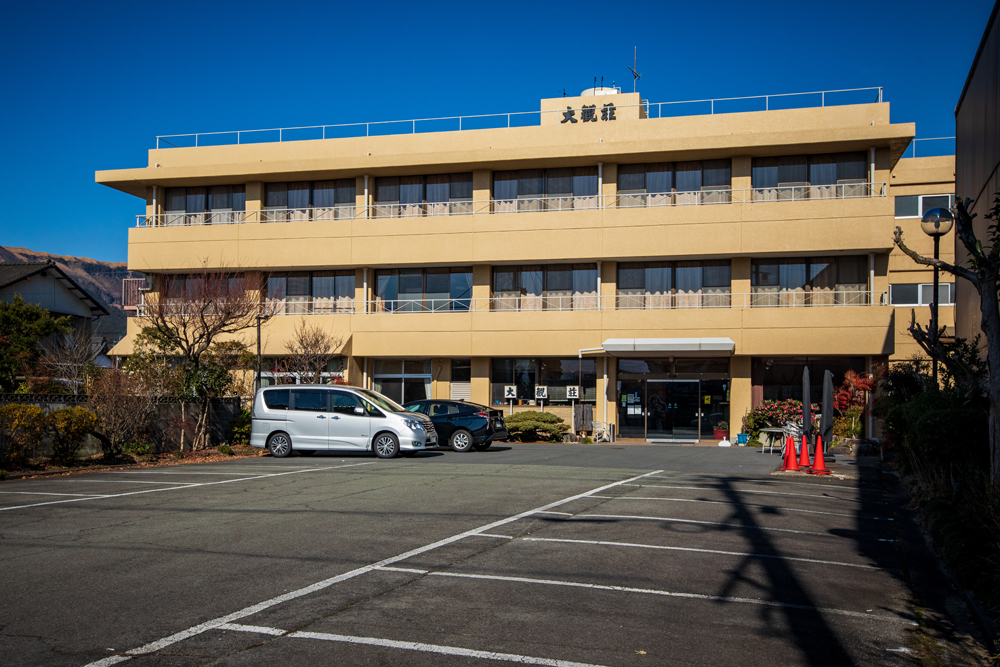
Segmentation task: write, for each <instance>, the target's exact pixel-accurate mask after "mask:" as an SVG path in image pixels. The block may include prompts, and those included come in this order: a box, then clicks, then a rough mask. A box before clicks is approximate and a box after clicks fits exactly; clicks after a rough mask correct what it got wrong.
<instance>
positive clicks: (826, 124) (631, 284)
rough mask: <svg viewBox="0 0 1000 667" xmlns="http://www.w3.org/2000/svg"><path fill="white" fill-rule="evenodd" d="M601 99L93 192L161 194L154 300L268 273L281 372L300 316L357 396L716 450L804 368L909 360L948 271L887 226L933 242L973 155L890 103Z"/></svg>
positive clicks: (183, 161)
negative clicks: (447, 402)
mask: <svg viewBox="0 0 1000 667" xmlns="http://www.w3.org/2000/svg"><path fill="white" fill-rule="evenodd" d="M586 92H588V91H585V93H586ZM594 92H595V91H589V93H590V94H586V95H583V96H581V97H576V98H558V99H554V100H543V101H542V103H541V109H542V112H541V113H538V114H534V116H533V117H532V116H530V115H528V116H510V117H507V119H506V123H504V119H503V118H502V117H501V118H500V124H502V125H507V126H504V127H499V128H496V127H494V128H492V129H468V128H469V126H470V124H471V125H473V126H475V125H474V122H475V120H476V119H462V120H460V121H458V120H456V119H452V120H449V121H448V122H449V123H455V124H456V125H457V124H458V123H464V125H463V126H462V127H461V131H457V130H459V128H458V127H455V128H454V130H451V131H433V132H419V131H415V132H413V133H409V134H396V135H387V136H356V137H345V138H316V139H305V138H301V139H299V140H294V141H290V140H288V138H289V136H294V133H291V132H290V133H288V135H283V136H281V137H275V139H276V140H275V141H272V142H270V143H251V144H247V143H243V142H244V141H246V136H247V135H245V134H242V133H241V135H240V136H237V135H235V134H234V135H233V136H231V137H228V139H227V140H230V141H232V142H234V143H231V144H229V145H214V146H204V145H199V146H192V147H182V148H175V147H167V146H169V144H161V146H164V147H159V148H157V149H154V150H151V151H150V152H149V159H148V165H147V166H145V167H141V168H136V169H121V170H113V171H102V172H98V173H97V181H98V182H99V183H103V184H105V185H108V186H109V187H112V188H115V189H118V190H121V191H122V192H126V193H129V194H132V195H134V196H137V197H140V198H142V199H144V200H145V202H146V212H145V214H144V215H142V216H139V224H138V225H137V226H136V227H135V228H133V229H130V230H129V258H128V262H129V268H130V269H131V270H134V271H141V272H143V273H145V274H147V275H149V276H151V277H152V280H151V285H152V289H153V291H154V292H158V291H160V290H162V289H164V286H165V285H167V284H176V283H171V282H170V281H172V280H173V281H176V280H183V278H184V274H185V273H186V272H190V271H199V270H201V268H202V267H203V266H205V265H208V266H210V267H214V268H219V269H223V268H226V269H232V268H234V267H238V268H239V269H240V270H244V271H247V272H251V273H253V272H262V273H263V274H265V275H267V276H268V278H267V284H268V287H267V289H268V294H269V295H270V297H271V298H272V299H274V300H275V302H276V303H277V304H278V305H277V307H278V310H279V312H280V313H281V315H280V316H277V317H275V318H273V319H272V320H271V321H270V322H268V324H267V325H266V327H265V331H264V335H263V336H262V340H263V348H264V349H263V355H264V356H265V358H266V359H265V362H266V361H267V360H269V359H273V358H275V357H278V356H280V355H281V354H282V352H283V350H284V343H285V341H286V340H287V339H288V336H289V335H290V334H291V331H292V330H293V327H294V326H295V325H296V324H297V323H298V322H299V321H301V318H303V317H305V318H306V319H307V320H308V321H310V322H313V323H316V324H317V325H320V326H322V327H324V328H327V329H329V330H331V331H335V332H338V333H340V334H342V335H343V337H344V340H345V343H344V346H343V350H342V353H343V355H344V356H343V362H342V369H343V372H344V374H345V375H346V376H347V378H348V380H349V381H350V382H351V383H354V384H363V385H365V386H369V387H373V388H375V389H377V390H380V391H382V392H383V393H386V394H387V395H389V396H390V397H392V398H395V399H396V400H398V401H407V400H413V399H417V398H449V397H464V398H471V400H473V401H475V402H478V403H483V404H491V405H496V406H498V407H499V406H505V407H506V408H507V409H508V410H526V409H530V410H538V409H539V407H540V406H539V403H542V404H543V405H544V407H545V409H546V410H552V411H554V412H557V413H561V414H563V415H565V416H566V417H569V415H570V414H571V413H576V414H585V415H587V421H588V424H587V429H588V430H589V420H590V419H593V420H595V421H601V422H608V423H610V424H614V425H615V426H616V428H617V431H618V432H619V433H620V434H621V435H622V436H623V437H636V438H644V439H650V440H676V441H691V440H698V439H701V440H711V439H713V438H714V437H715V436H716V435H718V434H717V431H718V430H720V429H719V428H718V427H719V426H720V423H721V422H726V423H728V424H731V426H730V428H729V429H728V430H729V431H730V432H731V433H734V434H735V433H736V432H737V431H738V430H739V427H740V421H741V418H742V417H743V415H744V414H745V413H746V412H747V411H748V410H749V409H750V408H751V406H753V405H754V404H756V403H759V402H760V401H762V400H764V399H768V398H796V397H800V395H801V380H800V377H801V371H802V367H803V366H804V365H805V364H808V365H809V366H810V368H811V370H812V371H813V373H812V377H813V378H814V381H815V382H816V383H817V387H816V389H815V391H816V392H818V391H819V383H820V382H821V380H822V371H823V370H824V369H830V370H832V371H833V372H834V374H835V376H838V381H839V377H842V375H843V373H844V372H845V371H846V370H847V369H851V368H853V369H855V370H858V371H865V370H868V369H870V368H871V366H872V365H873V364H874V363H877V362H879V361H882V360H886V359H889V358H898V357H900V355H902V356H903V357H907V356H910V354H911V353H912V351H913V350H912V349H911V347H910V346H908V343H907V342H906V340H905V336H904V335H903V334H901V333H900V332H901V327H902V331H905V324H906V323H907V322H908V320H909V311H910V309H911V307H912V308H915V309H916V311H917V313H918V317H922V318H924V319H927V318H928V317H929V316H928V314H927V312H926V311H927V310H928V309H927V308H925V307H924V306H923V305H921V304H923V299H924V298H925V296H926V294H925V292H926V291H927V290H926V289H925V288H923V287H921V285H923V284H926V283H929V282H930V278H929V277H928V275H929V274H927V272H924V271H921V270H919V269H918V268H917V267H915V266H913V265H912V264H909V263H908V262H907V261H904V260H903V259H901V258H899V257H898V256H897V254H895V253H892V232H893V229H894V227H895V225H896V224H902V225H904V227H906V228H907V230H908V237H909V238H910V239H911V240H912V241H913V242H914V245H915V247H917V248H922V240H917V239H916V238H915V237H916V235H917V234H919V225H918V224H917V222H918V220H919V218H918V217H915V216H919V213H920V210H921V207H929V205H930V204H932V203H934V204H936V200H932V199H930V198H928V197H927V196H929V195H945V197H946V198H947V196H949V195H950V194H951V193H952V192H954V188H953V182H954V161H953V159H951V158H921V159H901V156H902V155H903V153H904V151H905V150H906V148H907V146H908V145H909V144H910V141H911V140H912V138H913V136H914V126H913V124H908V123H903V124H899V123H896V124H894V123H890V121H889V105H888V104H887V103H882V102H876V103H870V104H852V105H844V106H832V107H831V106H821V107H817V108H806V109H788V110H771V111H759V112H745V113H726V114H708V115H698V116H681V117H669V118H668V117H650V116H659V115H660V112H662V108H655V105H653V106H650V105H647V104H644V103H643V102H642V101H641V99H640V96H639V95H638V94H634V93H633V94H622V93H617V92H616V91H612V90H608V89H599V90H598V91H596V92H597V93H598V94H597V95H594ZM605 93H613V94H605ZM880 95H881V94H880V93H879V99H881V97H880ZM762 106H763V105H762ZM713 110H714V107H713ZM480 120H481V119H480ZM373 129H377V127H376V126H361V128H360V132H361V133H363V134H369V133H373ZM413 129H414V130H417V129H418V126H417V124H416V123H413ZM334 131H338V132H340V131H343V128H333V127H332V126H331V127H328V128H319V129H318V130H317V136H322V137H329V136H330V135H331V134H332V133H333V132H334ZM407 131H409V130H407ZM320 132H321V134H320ZM278 138H280V139H282V140H281V141H278V140H277V139H278ZM296 138H298V137H297V136H296ZM206 139H209V140H212V141H213V142H215V143H218V142H219V141H220V139H219V137H206V136H199V137H197V138H191V137H186V138H168V141H169V142H171V143H174V144H177V143H180V142H181V141H188V142H189V143H194V142H195V141H197V142H198V143H199V144H201V143H203V142H204V141H205V140H206ZM253 140H255V141H259V139H253ZM235 141H239V142H240V143H238V144H235ZM897 194H898V195H900V198H895V197H894V195H897ZM914 206H915V207H916V209H914ZM900 207H901V208H900ZM911 229H913V230H916V231H910V230H911ZM928 242H929V240H928ZM944 245H945V246H947V245H948V244H947V243H946V244H944ZM911 286H912V287H911ZM890 290H892V294H893V298H892V301H890ZM893 303H899V304H901V305H899V306H894V305H892V304H893ZM904 304H905V305H904ZM949 317H950V309H949V308H943V309H942V322H944V323H948V324H950V323H951V321H950V320H949V319H948V318H949ZM140 326H141V318H133V319H132V320H130V323H129V336H128V337H127V338H126V339H125V340H124V341H123V342H122V343H121V344H120V345H119V346H118V347H116V348H115V350H114V352H115V353H117V354H128V353H129V351H130V349H131V347H130V346H131V340H132V337H133V336H134V334H135V333H136V332H137V331H138V330H139V327H140ZM248 336H249V338H248V341H249V342H252V338H253V333H248ZM265 368H267V364H266V363H265ZM265 375H266V374H265ZM574 387H578V388H579V393H578V396H579V398H574V396H577V394H576V393H575V392H574ZM509 392H513V397H511V396H510V393H509ZM536 395H537V396H539V398H536ZM542 395H544V397H543V398H542V397H541V396H542ZM813 395H814V396H818V393H814V394H813ZM581 405H582V406H583V407H581ZM591 415H592V417H591Z"/></svg>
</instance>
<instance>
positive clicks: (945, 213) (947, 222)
mask: <svg viewBox="0 0 1000 667" xmlns="http://www.w3.org/2000/svg"><path fill="white" fill-rule="evenodd" d="M954 224H955V217H954V216H953V215H952V214H951V211H949V210H948V209H946V208H932V209H931V210H929V211H927V212H926V213H924V217H923V218H922V219H921V220H920V229H921V230H922V231H923V232H924V234H927V235H928V236H930V237H931V238H933V239H934V260H935V261H937V260H938V259H940V258H939V257H938V255H939V253H940V248H941V237H942V236H944V235H945V234H947V233H948V232H950V231H951V228H952V226H953V225H954ZM939 281H940V270H939V269H938V267H937V265H936V264H935V265H934V294H933V296H932V298H931V330H932V331H933V333H932V334H931V336H932V338H931V341H932V342H933V343H934V344H935V345H936V344H937V342H938V286H939ZM937 368H938V367H937V359H936V358H934V357H931V372H932V374H933V378H934V387H935V388H936V387H937V386H938V372H937Z"/></svg>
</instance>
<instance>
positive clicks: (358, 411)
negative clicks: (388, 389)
mask: <svg viewBox="0 0 1000 667" xmlns="http://www.w3.org/2000/svg"><path fill="white" fill-rule="evenodd" d="M354 414H356V415H363V414H365V409H364V408H360V407H355V408H354Z"/></svg>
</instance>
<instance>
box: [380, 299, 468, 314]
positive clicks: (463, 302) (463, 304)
mask: <svg viewBox="0 0 1000 667" xmlns="http://www.w3.org/2000/svg"><path fill="white" fill-rule="evenodd" d="M472 301H473V300H472V299H451V298H448V297H442V298H439V299H417V298H414V299H407V298H406V297H403V298H400V299H379V298H376V299H375V300H374V301H371V302H370V303H369V308H368V312H369V313H454V312H469V311H470V310H473V306H472Z"/></svg>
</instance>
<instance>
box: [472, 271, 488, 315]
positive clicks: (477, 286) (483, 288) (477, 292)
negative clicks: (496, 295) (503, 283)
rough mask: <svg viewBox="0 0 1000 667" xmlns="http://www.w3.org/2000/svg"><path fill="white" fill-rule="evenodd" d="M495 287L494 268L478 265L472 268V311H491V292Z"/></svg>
mask: <svg viewBox="0 0 1000 667" xmlns="http://www.w3.org/2000/svg"><path fill="white" fill-rule="evenodd" d="M492 286H493V267H492V266H491V265H490V264H476V265H475V266H473V267H472V309H473V310H489V309H490V290H491V289H492Z"/></svg>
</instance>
